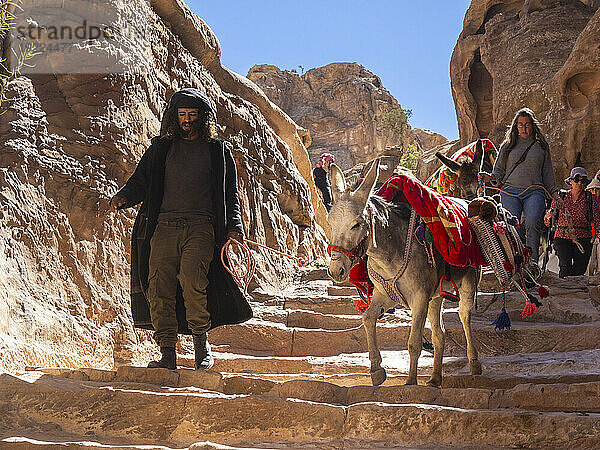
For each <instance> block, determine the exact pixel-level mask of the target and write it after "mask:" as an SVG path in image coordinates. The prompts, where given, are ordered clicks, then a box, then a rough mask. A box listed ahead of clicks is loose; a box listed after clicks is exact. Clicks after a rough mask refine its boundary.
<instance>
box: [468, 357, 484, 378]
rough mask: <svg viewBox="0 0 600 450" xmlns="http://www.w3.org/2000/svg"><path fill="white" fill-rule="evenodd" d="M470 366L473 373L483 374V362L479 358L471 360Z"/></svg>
mask: <svg viewBox="0 0 600 450" xmlns="http://www.w3.org/2000/svg"><path fill="white" fill-rule="evenodd" d="M469 368H470V369H471V375H481V363H480V362H479V360H478V359H474V360H472V361H469Z"/></svg>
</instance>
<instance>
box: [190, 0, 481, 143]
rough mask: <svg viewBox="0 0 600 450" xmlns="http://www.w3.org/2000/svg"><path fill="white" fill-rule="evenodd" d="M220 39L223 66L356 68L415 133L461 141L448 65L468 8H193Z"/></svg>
mask: <svg viewBox="0 0 600 450" xmlns="http://www.w3.org/2000/svg"><path fill="white" fill-rule="evenodd" d="M187 3H188V5H189V6H190V8H191V9H192V10H193V11H194V12H195V13H196V14H198V16H199V17H201V18H202V19H203V20H204V21H205V22H206V23H207V24H208V25H209V26H210V27H211V29H212V30H213V31H214V32H215V34H216V35H217V37H218V38H219V42H220V43H221V51H222V56H221V62H222V63H223V65H224V66H226V67H228V68H229V69H231V70H233V71H235V72H238V73H240V74H242V75H246V74H247V73H248V69H250V67H252V66H253V65H254V64H273V65H276V66H277V67H279V68H281V69H288V70H291V69H296V70H297V71H298V72H300V69H299V68H298V66H299V65H301V66H303V67H304V68H305V70H308V69H311V68H313V67H321V66H324V65H326V64H329V63H332V62H357V63H359V64H361V65H363V66H365V67H366V68H367V69H369V70H371V71H372V72H374V73H375V74H376V75H378V76H379V77H380V78H381V80H382V82H383V85H384V86H385V87H386V88H387V89H388V91H390V92H391V93H392V95H393V96H394V97H396V99H397V100H398V101H399V102H400V104H401V105H402V106H403V107H404V108H408V109H411V110H412V111H413V116H412V118H411V119H410V124H411V126H413V127H420V128H429V129H431V130H433V131H436V132H438V133H441V134H443V135H444V136H446V137H447V138H448V139H456V138H458V129H457V124H456V113H455V111H454V103H453V101H452V93H451V91H450V75H449V65H450V56H451V55H452V50H453V49H454V45H455V44H456V40H457V39H458V35H459V34H460V31H461V30H462V22H463V18H464V15H465V12H466V11H467V8H468V6H469V4H470V0H433V1H428V2H415V1H408V0H371V1H370V2H367V1H364V0H363V1H356V0H346V1H342V0H335V1H333V0H320V1H317V0H303V1H296V0H279V1H275V0H255V1H243V0H225V1H219V0H211V1H206V0H188V1H187Z"/></svg>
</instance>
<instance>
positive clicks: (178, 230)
mask: <svg viewBox="0 0 600 450" xmlns="http://www.w3.org/2000/svg"><path fill="white" fill-rule="evenodd" d="M215 118H216V114H215V110H214V108H213V106H212V104H211V102H210V100H209V99H208V97H207V96H206V95H205V94H203V93H202V92H201V91H199V90H198V89H194V88H185V89H182V90H180V91H178V92H176V93H175V94H173V96H172V97H171V100H170V102H169V105H168V107H167V110H166V112H165V114H164V116H163V120H162V125H161V132H160V136H157V137H155V138H153V139H152V143H151V145H150V147H149V148H148V150H147V151H146V152H145V153H144V155H143V156H142V159H141V160H140V162H139V164H138V166H137V168H136V170H135V172H134V173H133V175H132V176H131V177H130V178H129V180H128V181H127V183H126V184H125V186H124V187H123V188H122V189H121V190H120V191H119V192H118V193H117V194H115V196H114V197H113V198H112V199H111V204H112V206H113V207H114V208H116V209H122V208H128V207H131V206H134V205H137V204H138V203H140V202H142V206H141V208H140V210H139V213H138V215H137V218H136V221H135V225H134V228H133V236H132V243H131V251H132V255H131V267H132V270H131V297H132V314H133V319H134V322H135V325H136V326H137V327H140V328H147V329H152V328H153V329H154V330H155V333H154V338H155V340H156V342H157V343H158V345H159V346H160V351H161V353H162V358H161V359H160V360H159V361H151V362H150V363H149V364H148V367H151V368H159V367H164V368H167V369H176V368H177V364H176V353H175V345H176V343H177V333H178V332H179V333H186V334H192V335H193V341H194V350H195V368H196V369H197V370H202V369H209V368H210V367H212V365H213V357H212V355H211V351H210V345H209V344H208V341H207V337H206V332H207V331H208V330H209V329H211V328H214V327H215V326H219V325H224V324H229V323H240V322H243V321H244V320H247V319H248V318H250V317H251V315H252V312H251V310H250V307H249V305H248V303H247V301H246V299H245V298H244V297H243V295H242V294H241V292H240V291H239V289H238V287H237V285H236V284H235V282H234V281H233V279H232V278H231V276H229V274H228V273H227V272H226V271H225V270H224V268H223V266H222V264H221V259H220V257H219V256H218V255H219V250H220V248H221V246H222V245H223V244H224V242H225V241H226V240H227V239H235V240H237V241H239V242H243V240H244V237H243V227H242V220H241V214H240V204H239V199H238V194H237V179H236V167H235V162H234V160H233V157H232V155H231V151H230V149H229V148H227V146H226V145H225V142H224V141H222V140H219V139H216V131H215V127H216V123H215V122H216V119H215Z"/></svg>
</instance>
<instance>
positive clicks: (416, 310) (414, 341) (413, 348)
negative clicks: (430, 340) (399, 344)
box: [405, 297, 435, 385]
mask: <svg viewBox="0 0 600 450" xmlns="http://www.w3.org/2000/svg"><path fill="white" fill-rule="evenodd" d="M427 304H428V301H427V299H426V298H425V297H424V298H423V299H422V300H421V299H418V300H417V301H415V303H414V304H413V305H411V312H412V323H411V326H410V334H409V336H408V355H409V356H410V366H409V369H408V378H407V379H406V383H405V384H407V385H409V384H417V364H418V362H419V356H420V355H421V350H422V349H423V327H424V326H425V318H426V316H427ZM434 350H435V347H434Z"/></svg>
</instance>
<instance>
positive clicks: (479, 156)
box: [473, 139, 483, 170]
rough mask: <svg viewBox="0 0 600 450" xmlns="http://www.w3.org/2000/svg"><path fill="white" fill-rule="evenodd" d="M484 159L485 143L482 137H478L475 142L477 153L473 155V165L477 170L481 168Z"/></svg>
mask: <svg viewBox="0 0 600 450" xmlns="http://www.w3.org/2000/svg"><path fill="white" fill-rule="evenodd" d="M482 159H483V143H482V142H481V139H477V142H476V143H475V154H474V155H473V166H475V169H476V170H479V168H480V167H481V160H482Z"/></svg>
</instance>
